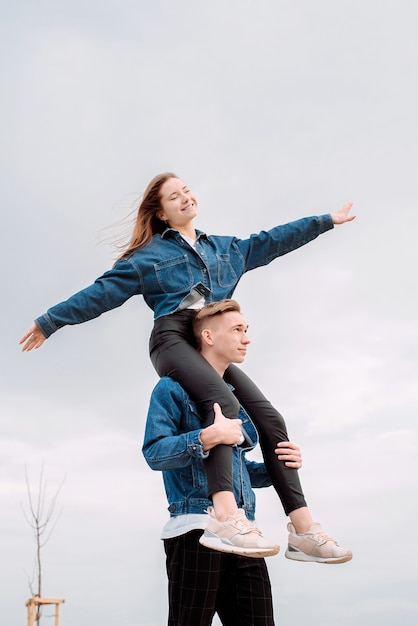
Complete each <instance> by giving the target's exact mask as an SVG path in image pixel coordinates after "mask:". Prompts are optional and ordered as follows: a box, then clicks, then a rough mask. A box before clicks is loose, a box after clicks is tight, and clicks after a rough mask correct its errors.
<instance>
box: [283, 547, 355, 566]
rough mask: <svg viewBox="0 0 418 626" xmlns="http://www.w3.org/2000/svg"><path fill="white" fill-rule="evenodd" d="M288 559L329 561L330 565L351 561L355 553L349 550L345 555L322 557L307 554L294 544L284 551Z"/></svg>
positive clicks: (313, 561)
mask: <svg viewBox="0 0 418 626" xmlns="http://www.w3.org/2000/svg"><path fill="white" fill-rule="evenodd" d="M284 555H285V557H286V558H287V559H290V560H291V561H303V562H304V563H327V564H329V565H338V564H339V563H346V562H347V561H351V559H352V558H353V555H352V553H351V552H347V554H345V555H344V556H337V557H320V556H312V555H310V554H305V553H304V552H301V551H300V550H298V549H297V548H295V547H293V546H289V547H288V549H287V550H286V552H285V553H284Z"/></svg>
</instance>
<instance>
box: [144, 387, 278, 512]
mask: <svg viewBox="0 0 418 626" xmlns="http://www.w3.org/2000/svg"><path fill="white" fill-rule="evenodd" d="M238 417H239V419H241V420H242V427H243V430H244V435H245V439H246V441H245V442H244V443H243V444H242V445H241V446H234V447H233V454H232V481H233V487H234V495H235V498H236V501H237V503H238V506H239V508H242V509H244V510H245V513H246V515H247V517H248V518H249V519H254V513H255V495H254V492H253V490H252V487H269V486H270V485H271V481H270V478H269V476H268V474H267V471H266V468H265V466H264V463H257V462H255V461H249V460H247V459H246V458H245V452H246V451H248V450H252V449H253V448H254V446H255V445H256V444H257V443H258V436H257V431H256V429H255V427H254V425H253V423H252V421H251V420H250V418H249V416H248V415H247V413H246V412H245V411H244V409H242V408H241V409H240V412H239V414H238ZM201 430H202V424H201V420H200V418H199V415H198V413H197V411H196V407H195V405H194V403H193V402H192V401H191V400H190V397H189V396H188V395H187V393H186V392H185V391H184V389H183V388H182V387H181V386H180V385H179V384H178V383H176V382H175V381H174V380H172V379H171V378H168V377H167V376H165V377H164V378H161V380H160V381H159V382H158V383H157V385H156V386H155V388H154V391H153V393H152V395H151V401H150V406H149V410H148V417H147V423H146V427H145V436H144V444H143V447H142V452H143V454H144V457H145V459H146V461H147V463H148V465H149V466H150V467H151V468H152V469H153V470H161V471H162V472H163V479H164V486H165V490H166V495H167V500H168V503H169V507H168V510H169V511H170V516H171V517H175V516H177V515H185V514H187V513H204V512H205V510H206V509H207V507H208V506H211V505H212V502H211V501H210V500H209V499H208V497H207V482H206V474H205V470H204V467H203V459H204V458H205V457H207V456H208V455H209V454H210V451H209V452H204V450H203V445H202V442H201V441H200V438H199V434H200V432H201Z"/></svg>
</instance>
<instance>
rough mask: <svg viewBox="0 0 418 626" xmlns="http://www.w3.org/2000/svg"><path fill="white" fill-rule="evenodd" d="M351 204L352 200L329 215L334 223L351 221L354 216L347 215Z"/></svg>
mask: <svg viewBox="0 0 418 626" xmlns="http://www.w3.org/2000/svg"><path fill="white" fill-rule="evenodd" d="M352 206H353V203H352V202H347V204H344V206H343V208H342V209H340V210H339V211H337V213H333V214H332V215H331V217H332V221H333V223H334V224H345V223H346V222H352V221H353V220H354V219H355V218H356V216H355V215H349V212H350V209H351V207H352Z"/></svg>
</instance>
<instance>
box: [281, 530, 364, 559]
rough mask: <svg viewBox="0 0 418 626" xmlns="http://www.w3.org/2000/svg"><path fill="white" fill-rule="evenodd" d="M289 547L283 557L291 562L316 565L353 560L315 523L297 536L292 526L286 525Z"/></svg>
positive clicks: (349, 554)
mask: <svg viewBox="0 0 418 626" xmlns="http://www.w3.org/2000/svg"><path fill="white" fill-rule="evenodd" d="M287 529H288V531H289V545H288V547H287V550H286V552H285V557H287V558H288V559H292V560H293V561H314V562H316V563H345V562H346V561H350V560H351V559H352V558H353V555H352V553H351V552H350V550H346V549H345V548H342V547H341V546H339V545H338V543H337V542H336V541H335V539H333V538H332V537H330V536H329V535H327V534H326V533H325V532H324V531H323V530H322V527H321V524H318V522H315V523H314V524H312V526H311V527H310V528H309V530H308V531H307V532H306V533H301V534H298V533H297V532H296V530H295V527H294V526H293V524H291V523H290V522H289V524H288V525H287Z"/></svg>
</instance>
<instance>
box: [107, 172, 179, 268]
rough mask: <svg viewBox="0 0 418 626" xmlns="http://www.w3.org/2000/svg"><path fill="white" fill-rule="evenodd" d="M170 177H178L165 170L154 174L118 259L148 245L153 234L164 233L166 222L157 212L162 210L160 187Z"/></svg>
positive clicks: (124, 257)
mask: <svg viewBox="0 0 418 626" xmlns="http://www.w3.org/2000/svg"><path fill="white" fill-rule="evenodd" d="M170 178H178V177H177V176H176V175H175V174H173V173H172V172H165V173H164V174H157V176H154V178H153V179H152V180H151V182H150V183H149V184H148V186H147V188H146V189H145V191H144V195H143V196H142V200H141V202H140V204H139V207H138V212H137V216H136V220H135V223H134V227H133V231H132V234H131V238H130V240H129V241H128V243H127V244H126V245H124V246H122V247H121V250H122V253H121V254H120V255H119V256H118V258H117V259H116V261H120V260H121V259H126V258H127V257H128V256H129V255H131V254H132V252H135V250H138V248H142V247H143V246H146V245H147V243H149V242H150V241H151V239H152V237H153V235H156V234H157V233H162V232H163V231H164V230H165V229H166V228H167V225H166V224H165V222H163V221H162V220H160V219H159V218H158V217H157V213H158V211H161V203H160V189H161V187H162V185H164V183H165V182H166V181H167V180H169V179H170Z"/></svg>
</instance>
